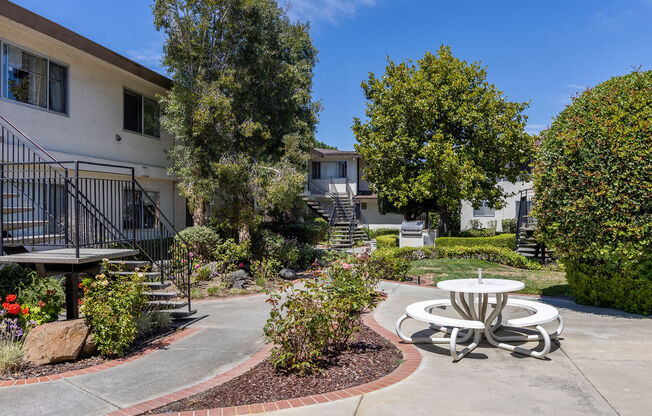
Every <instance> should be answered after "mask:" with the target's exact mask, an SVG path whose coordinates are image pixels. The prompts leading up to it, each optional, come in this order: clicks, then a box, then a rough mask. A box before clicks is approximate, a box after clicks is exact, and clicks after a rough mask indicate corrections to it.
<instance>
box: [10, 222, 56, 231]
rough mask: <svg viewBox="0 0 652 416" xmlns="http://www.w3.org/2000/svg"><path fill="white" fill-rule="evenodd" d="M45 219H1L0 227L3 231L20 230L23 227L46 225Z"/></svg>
mask: <svg viewBox="0 0 652 416" xmlns="http://www.w3.org/2000/svg"><path fill="white" fill-rule="evenodd" d="M47 224H48V222H47V221H40V220H38V221H3V222H2V229H3V230H4V231H11V230H21V229H24V228H33V227H42V226H44V225H47Z"/></svg>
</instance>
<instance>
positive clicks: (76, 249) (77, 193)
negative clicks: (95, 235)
mask: <svg viewBox="0 0 652 416" xmlns="http://www.w3.org/2000/svg"><path fill="white" fill-rule="evenodd" d="M75 257H77V258H79V161H76V162H75Z"/></svg>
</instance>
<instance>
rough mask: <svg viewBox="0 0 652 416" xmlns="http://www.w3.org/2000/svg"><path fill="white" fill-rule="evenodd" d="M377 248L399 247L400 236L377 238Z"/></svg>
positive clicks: (381, 236)
mask: <svg viewBox="0 0 652 416" xmlns="http://www.w3.org/2000/svg"><path fill="white" fill-rule="evenodd" d="M376 247H378V248H392V247H398V235H380V236H378V237H376Z"/></svg>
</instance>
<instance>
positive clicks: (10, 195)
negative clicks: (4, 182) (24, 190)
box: [2, 193, 18, 199]
mask: <svg viewBox="0 0 652 416" xmlns="http://www.w3.org/2000/svg"><path fill="white" fill-rule="evenodd" d="M17 196H18V194H11V193H7V194H2V199H12V198H16V197H17Z"/></svg>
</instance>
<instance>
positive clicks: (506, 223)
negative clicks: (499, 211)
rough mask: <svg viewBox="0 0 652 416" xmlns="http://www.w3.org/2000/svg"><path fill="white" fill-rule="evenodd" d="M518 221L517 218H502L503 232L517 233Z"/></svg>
mask: <svg viewBox="0 0 652 416" xmlns="http://www.w3.org/2000/svg"><path fill="white" fill-rule="evenodd" d="M516 223H517V221H516V218H509V219H506V220H502V221H501V224H502V226H503V233H509V234H516V225H517V224H516Z"/></svg>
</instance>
